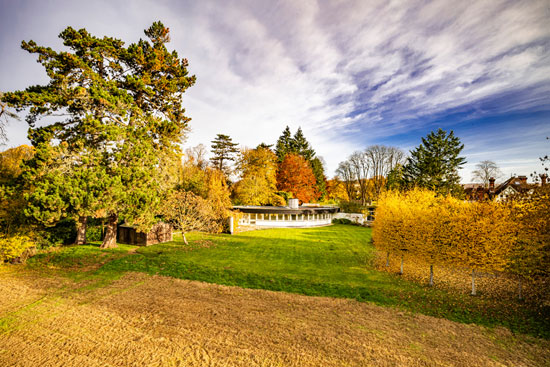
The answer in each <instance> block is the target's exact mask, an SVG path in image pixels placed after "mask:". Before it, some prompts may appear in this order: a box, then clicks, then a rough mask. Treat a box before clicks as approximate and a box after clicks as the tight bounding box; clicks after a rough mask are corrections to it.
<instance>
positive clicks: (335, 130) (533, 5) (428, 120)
mask: <svg viewBox="0 0 550 367" xmlns="http://www.w3.org/2000/svg"><path fill="white" fill-rule="evenodd" d="M0 9H1V12H0V90H1V91H12V90H20V89H24V88H26V87H27V86H29V85H35V84H45V83H47V81H48V79H47V76H46V74H45V72H44V70H43V68H42V67H41V66H40V65H39V64H37V63H36V58H35V56H33V55H31V54H28V53H27V52H26V51H23V50H21V48H20V44H21V41H22V40H31V39H32V40H34V41H36V42H37V43H38V44H39V45H44V46H50V47H52V48H54V49H56V50H61V49H63V45H62V43H61V42H60V40H59V38H58V37H57V36H58V35H59V33H60V32H61V31H62V30H63V29H65V28H66V27H67V26H72V27H73V28H76V29H80V28H86V29H87V30H88V31H89V32H90V33H92V34H94V35H96V36H104V35H108V36H113V37H116V38H120V39H122V40H124V41H125V42H126V43H127V44H130V43H133V42H136V41H138V40H139V39H140V38H145V35H144V34H143V30H144V29H146V28H148V27H149V26H150V25H151V24H152V23H153V22H154V21H157V20H161V21H162V22H163V23H164V24H165V25H166V26H167V27H169V28H170V34H171V42H170V43H169V44H168V47H169V48H170V49H175V50H177V51H178V53H179V55H180V57H185V58H187V59H188V60H189V70H190V72H191V73H192V74H194V75H196V77H197V82H196V84H195V85H194V86H193V87H191V88H189V89H188V90H187V92H186V93H185V95H184V98H183V101H182V103H183V106H184V107H185V108H186V111H187V115H188V116H189V117H191V118H192V120H191V122H190V128H191V132H190V133H189V136H188V138H187V140H186V142H185V143H184V144H185V147H191V146H195V145H197V144H200V143H202V144H205V145H206V146H208V147H209V146H210V141H211V140H213V139H214V138H215V136H216V134H218V133H223V134H227V135H230V136H231V137H232V138H233V141H235V142H237V143H239V144H240V145H241V146H242V147H255V146H257V145H258V144H259V143H262V142H265V143H268V144H273V143H275V142H276V140H277V138H278V137H279V136H280V135H281V133H282V131H283V129H284V128H285V126H287V125H288V126H290V128H291V130H292V131H293V132H294V131H295V130H296V129H297V128H298V127H302V129H303V131H304V134H305V136H306V138H308V140H309V141H310V142H311V143H312V145H313V148H314V149H315V150H316V152H317V155H318V156H322V157H323V158H324V160H325V162H326V171H327V175H328V176H330V177H331V176H332V175H333V174H334V170H335V169H336V168H337V166H338V163H339V162H341V161H343V160H345V159H346V158H347V157H348V156H349V155H350V154H351V153H353V152H354V151H356V150H363V149H365V148H366V147H367V146H369V145H374V144H384V145H392V146H397V147H400V148H401V149H403V150H404V151H405V152H408V151H410V150H411V149H414V147H416V146H418V145H419V144H420V142H421V137H423V136H426V135H427V134H428V133H429V132H430V131H433V130H437V129H438V128H442V129H444V130H446V131H450V130H453V131H454V133H455V135H457V136H458V137H459V138H460V140H461V141H462V142H463V143H464V145H465V147H464V150H463V156H465V157H466V160H467V164H466V165H465V166H464V168H463V169H462V170H461V172H460V174H461V177H462V182H464V183H466V182H471V181H472V178H471V172H472V170H474V169H475V165H476V164H477V163H479V162H480V161H483V160H492V161H494V162H496V163H497V164H498V165H499V166H500V167H501V170H502V171H503V177H502V179H505V178H507V177H510V176H511V175H513V174H516V175H529V174H530V173H532V172H533V171H539V172H540V171H541V166H540V161H539V159H538V157H541V156H544V155H546V154H548V153H550V152H549V151H550V140H546V139H545V138H546V137H547V136H550V2H549V1H548V0H543V1H516V0H512V1H482V0H477V1H456V0H452V1H415V0H412V1H373V0H369V1H364V0H358V1H342V0H335V1H307V0H301V1H295V0H289V1H276V0H270V1H268V0H265V1H260V0H254V1H253V0H251V1H231V0H229V1H193V0H190V1H177V0H173V1H161V0H157V1H139V0H137V1H136V0H134V1H75V0H72V1H53V0H40V1H24V0H23V1H15V0H0ZM26 135H27V125H26V123H25V122H24V120H22V121H20V122H18V121H11V122H10V123H9V126H8V138H9V142H8V146H9V147H11V146H17V145H20V144H24V143H28V140H27V139H26ZM4 148H5V147H4Z"/></svg>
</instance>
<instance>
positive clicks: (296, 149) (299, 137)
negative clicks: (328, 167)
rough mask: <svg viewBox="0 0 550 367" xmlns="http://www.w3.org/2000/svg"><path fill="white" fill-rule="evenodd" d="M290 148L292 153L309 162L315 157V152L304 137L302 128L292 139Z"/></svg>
mask: <svg viewBox="0 0 550 367" xmlns="http://www.w3.org/2000/svg"><path fill="white" fill-rule="evenodd" d="M290 147H291V151H292V153H295V154H298V155H301V156H302V157H304V159H305V160H306V161H308V162H311V161H312V160H313V158H314V157H315V151H314V150H313V149H312V148H311V145H310V144H309V142H308V141H307V139H306V137H305V136H304V133H303V131H302V128H301V127H299V128H298V130H296V133H295V134H294V136H293V137H292V140H291V142H290Z"/></svg>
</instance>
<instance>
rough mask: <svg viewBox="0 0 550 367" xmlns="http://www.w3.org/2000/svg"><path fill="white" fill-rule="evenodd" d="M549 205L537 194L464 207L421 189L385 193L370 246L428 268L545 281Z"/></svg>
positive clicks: (451, 199)
mask: <svg viewBox="0 0 550 367" xmlns="http://www.w3.org/2000/svg"><path fill="white" fill-rule="evenodd" d="M537 195H538V196H537ZM549 202H550V200H549V198H548V195H546V196H544V195H540V194H538V193H535V194H532V195H531V196H530V197H524V198H522V199H521V200H520V198H518V199H517V200H514V201H509V202H506V203H498V202H494V201H485V202H466V201H462V200H459V199H456V198H453V197H450V196H447V197H445V196H437V195H436V194H435V193H434V192H432V191H428V190H423V189H413V190H411V191H407V192H398V191H388V192H385V193H383V194H382V195H381V197H380V200H379V202H378V208H377V211H376V219H375V222H374V228H373V241H374V245H375V246H376V247H377V248H378V249H379V250H382V251H385V252H387V253H388V256H389V255H390V254H393V255H397V256H399V257H401V258H404V259H405V260H406V259H407V257H408V256H410V257H411V258H414V259H421V260H423V261H425V262H426V263H427V264H430V265H434V264H435V265H444V266H451V267H462V268H469V269H471V270H472V271H475V272H478V271H483V272H503V271H504V272H511V273H515V274H519V275H522V276H528V275H531V274H534V273H535V272H537V273H538V274H541V273H545V274H546V275H547V274H548V269H546V270H544V268H545V266H547V264H546V263H545V261H546V260H545V259H546V258H547V256H545V252H547V247H548V238H542V237H541V236H544V233H546V232H548V228H547V227H548V223H549V222H550V218H547V216H548V206H549ZM545 226H546V227H545ZM547 237H548V236H547Z"/></svg>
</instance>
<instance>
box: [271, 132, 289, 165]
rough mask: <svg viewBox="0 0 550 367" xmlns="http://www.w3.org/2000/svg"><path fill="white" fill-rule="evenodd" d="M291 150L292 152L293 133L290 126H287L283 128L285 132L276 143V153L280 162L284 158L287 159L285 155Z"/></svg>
mask: <svg viewBox="0 0 550 367" xmlns="http://www.w3.org/2000/svg"><path fill="white" fill-rule="evenodd" d="M290 152H292V133H291V132H290V128H289V127H288V126H287V127H286V128H285V129H284V130H283V134H282V135H281V136H280V137H279V139H278V140H277V144H276V145H275V154H276V155H277V159H278V160H279V162H282V161H283V159H285V156H286V155H287V154H288V153H290Z"/></svg>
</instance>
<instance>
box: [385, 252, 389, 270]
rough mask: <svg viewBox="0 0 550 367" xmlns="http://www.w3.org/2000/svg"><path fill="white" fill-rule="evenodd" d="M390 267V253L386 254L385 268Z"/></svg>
mask: <svg viewBox="0 0 550 367" xmlns="http://www.w3.org/2000/svg"><path fill="white" fill-rule="evenodd" d="M389 267H390V252H389V251H388V252H387V253H386V268H389Z"/></svg>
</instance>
